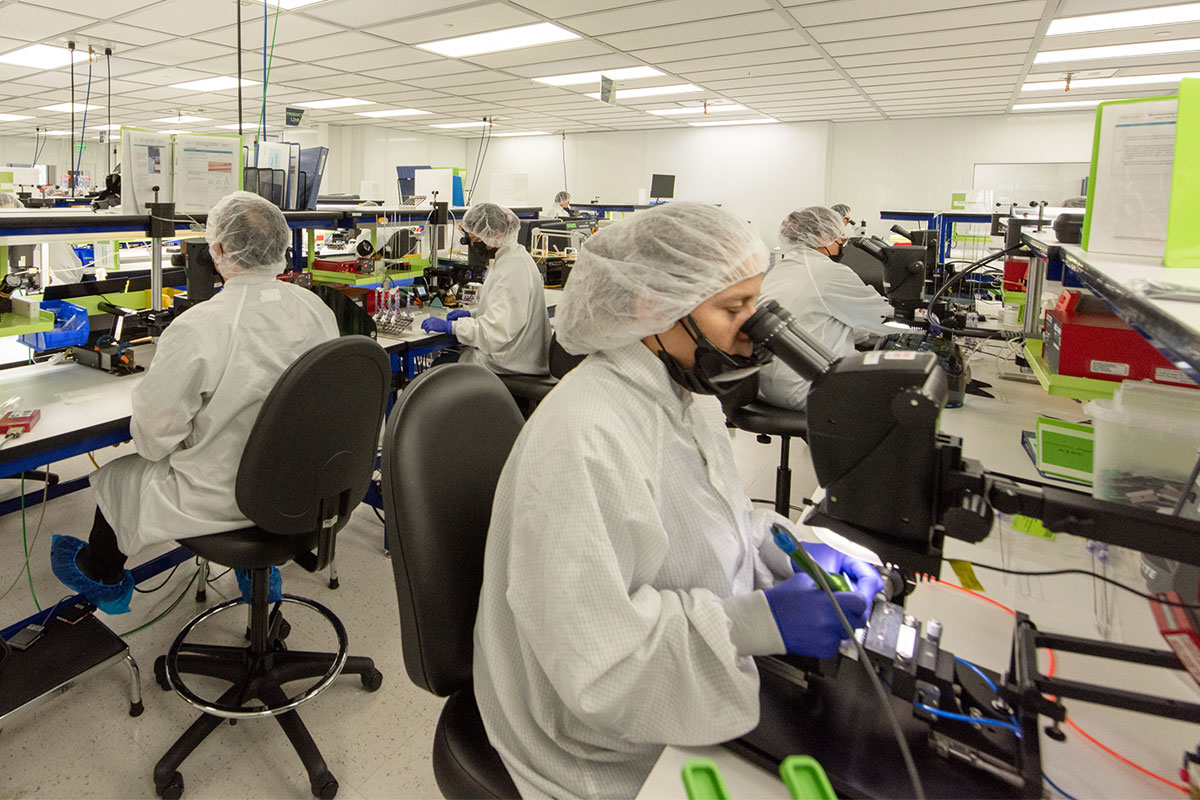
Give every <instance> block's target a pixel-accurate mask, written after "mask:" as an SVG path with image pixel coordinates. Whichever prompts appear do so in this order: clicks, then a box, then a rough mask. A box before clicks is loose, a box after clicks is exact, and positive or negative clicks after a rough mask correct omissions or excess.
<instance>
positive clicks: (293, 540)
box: [154, 528, 383, 800]
mask: <svg viewBox="0 0 1200 800" xmlns="http://www.w3.org/2000/svg"><path fill="white" fill-rule="evenodd" d="M183 544H184V545H185V546H186V547H187V548H188V549H189V550H191V551H192V552H194V553H196V554H197V555H198V556H200V557H201V558H202V559H203V560H204V561H205V562H208V561H212V562H215V563H218V564H222V565H224V566H231V567H234V568H237V569H246V570H249V571H250V577H251V603H250V627H249V638H250V643H249V645H245V646H228V645H215V644H189V643H188V642H187V641H186V639H187V637H188V635H189V634H190V633H192V632H193V631H194V630H195V629H196V628H197V627H198V626H199V625H200V624H201V623H203V622H204V621H206V620H208V619H210V618H211V617H214V616H216V615H217V614H220V613H222V612H224V611H228V610H229V609H232V608H235V607H236V606H238V605H240V604H241V600H240V599H238V600H230V601H228V602H225V603H221V604H220V605H217V606H213V607H212V608H209V609H207V610H205V611H203V612H202V613H200V614H199V615H197V616H196V617H195V618H193V619H192V620H191V621H190V622H189V623H188V624H187V625H186V626H184V628H183V630H182V631H180V633H179V636H178V637H176V639H175V642H174V643H173V644H172V645H171V648H170V650H169V651H168V652H167V655H165V656H160V657H159V658H158V659H157V660H156V661H155V662H154V677H155V680H156V681H157V682H158V684H159V686H160V687H161V688H162V689H163V690H165V691H170V690H172V689H174V690H175V692H176V693H177V694H179V695H180V696H181V697H182V698H183V699H184V700H186V701H187V702H188V703H189V704H190V705H192V706H193V707H195V708H197V709H198V710H200V711H201V712H203V713H202V716H200V718H199V719H197V720H196V721H195V722H193V723H192V725H191V727H189V728H188V729H187V730H186V731H185V732H184V733H183V735H182V736H180V737H179V739H178V740H177V741H176V742H175V743H174V744H173V745H172V746H171V747H170V749H168V750H167V752H166V753H165V754H164V755H163V757H162V758H161V759H159V762H158V764H157V765H156V766H155V768H154V788H155V791H156V792H157V794H158V795H159V796H160V797H163V798H172V799H173V798H179V797H180V796H181V795H182V794H183V776H182V775H181V774H180V773H179V771H178V770H179V766H180V765H181V764H182V763H183V761H184V759H186V758H187V757H188V756H189V755H190V754H191V752H192V751H193V750H195V749H196V747H197V746H198V745H199V744H200V743H201V742H202V741H203V740H204V739H205V737H207V736H208V735H209V734H210V733H212V732H213V731H215V730H216V729H217V728H218V727H219V726H220V725H221V723H222V722H224V721H225V720H226V719H228V720H229V721H230V723H231V724H234V723H236V721H238V720H241V719H255V718H264V717H274V718H275V720H276V721H277V722H278V723H279V725H280V727H282V728H283V730H284V733H286V734H287V737H288V739H289V740H290V741H291V743H292V747H293V748H295V750H296V753H297V754H298V755H299V756H300V760H301V761H302V762H303V764H304V767H305V769H306V770H307V772H308V779H309V786H310V788H311V789H312V793H313V796H315V797H319V798H322V800H332V798H333V797H334V796H336V794H337V790H338V783H337V779H336V778H334V776H333V774H332V773H331V772H330V771H329V767H328V766H327V765H326V763H325V760H324V758H322V756H321V752H320V750H319V749H318V748H317V745H316V742H314V741H313V738H312V736H311V735H310V734H309V732H308V729H307V728H305V726H304V723H303V722H302V721H301V719H300V717H299V715H298V714H297V712H296V708H297V707H299V706H300V705H302V704H303V703H306V702H308V701H309V700H312V699H313V698H314V697H316V696H317V695H318V694H320V693H321V692H323V691H324V690H325V689H327V688H328V687H329V686H330V685H332V684H333V682H334V680H336V678H337V677H338V676H339V675H340V674H344V673H350V674H354V675H358V676H359V679H360V681H361V682H362V686H363V688H364V689H366V690H368V691H372V692H373V691H375V690H377V689H378V688H379V687H380V685H381V684H382V681H383V675H382V673H380V672H379V670H377V669H376V668H375V664H374V662H372V661H371V659H369V658H364V657H354V656H349V655H348V654H347V652H348V643H347V637H346V629H345V627H344V626H343V625H342V623H341V621H340V620H339V619H338V618H337V616H336V615H334V613H333V612H332V611H330V610H329V609H328V608H326V607H325V606H322V605H320V604H319V603H315V602H313V601H312V600H307V599H305V598H301V597H296V596H293V595H286V594H285V595H283V600H282V601H281V602H279V603H276V604H275V606H274V608H272V607H271V605H270V604H269V603H268V601H267V595H268V591H269V585H268V571H269V569H270V568H271V567H272V566H278V565H280V564H285V563H287V562H288V561H291V560H294V559H296V558H297V556H299V555H300V554H301V552H308V550H307V549H306V548H305V547H304V545H306V544H307V545H309V546H310V547H311V546H312V544H313V539H310V538H309V537H302V536H295V537H292V536H287V537H285V536H270V535H267V536H265V537H264V532H263V531H261V530H259V529H257V528H248V529H243V530H239V531H232V532H230V533H220V534H213V535H210V536H201V537H196V538H191V539H186V540H184V541H183ZM206 566H207V565H206ZM205 571H206V570H205ZM284 603H292V604H297V605H301V606H304V607H306V608H309V609H311V610H313V611H316V612H317V613H318V614H320V615H321V616H323V617H325V619H326V621H328V622H329V624H330V625H331V626H332V627H333V630H334V632H335V634H336V635H337V639H338V650H337V652H335V653H315V652H306V651H296V650H289V649H288V648H287V645H286V643H285V641H284V640H285V639H286V638H287V634H288V633H289V631H290V626H289V625H288V623H287V621H286V620H284V618H283V615H282V613H281V608H282V606H283V604H284ZM185 674H191V675H203V676H207V677H211V678H217V679H218V680H221V681H224V682H228V683H229V684H230V686H229V688H228V689H227V690H226V691H225V693H224V694H222V695H221V697H220V698H218V699H217V700H215V701H214V700H206V699H204V698H201V697H199V696H198V695H197V694H196V693H195V692H193V691H192V690H191V689H190V688H189V687H188V686H187V685H186V683H185V682H184V679H183V675H185ZM302 680H306V681H309V682H312V681H315V682H312V683H311V685H310V686H309V688H308V689H306V690H305V691H303V692H302V693H300V694H299V695H296V696H289V695H288V694H287V693H286V692H285V691H284V689H283V686H284V684H287V683H291V682H293V681H302Z"/></svg>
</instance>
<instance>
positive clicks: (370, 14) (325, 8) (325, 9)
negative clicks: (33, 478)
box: [298, 0, 475, 30]
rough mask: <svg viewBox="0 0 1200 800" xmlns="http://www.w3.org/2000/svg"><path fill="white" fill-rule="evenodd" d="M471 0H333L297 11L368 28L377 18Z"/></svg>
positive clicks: (390, 18)
mask: <svg viewBox="0 0 1200 800" xmlns="http://www.w3.org/2000/svg"><path fill="white" fill-rule="evenodd" d="M471 2H475V0H403V2H395V0H392V1H391V2H388V0H384V2H380V0H333V2H331V3H320V4H318V5H314V6H311V7H305V8H301V9H299V11H298V13H300V14H303V15H304V16H307V17H317V18H319V19H323V20H327V21H329V22H336V23H339V24H343V25H348V26H350V27H357V28H360V29H361V30H370V29H371V28H372V27H373V26H375V25H378V24H379V23H381V22H391V21H393V20H397V19H404V18H407V17H413V16H418V15H421V14H428V13H431V12H437V11H444V10H445V9H447V8H453V7H454V6H461V5H466V4H467V3H471Z"/></svg>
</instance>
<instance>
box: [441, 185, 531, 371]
mask: <svg viewBox="0 0 1200 800" xmlns="http://www.w3.org/2000/svg"><path fill="white" fill-rule="evenodd" d="M520 229H521V221H520V220H519V219H517V215H516V214H514V213H513V212H512V211H510V210H508V209H507V208H504V207H503V206H498V205H496V204H495V203H479V204H477V205H473V206H471V208H470V209H468V210H467V213H466V214H465V215H464V216H463V222H462V230H463V233H465V234H467V236H468V237H469V238H470V239H471V241H472V242H482V243H483V244H484V245H486V246H487V248H488V253H489V254H494V258H495V260H494V261H493V262H492V265H491V266H490V267H488V270H487V276H486V277H484V279H483V288H482V289H481V290H480V291H479V305H478V306H477V307H476V308H475V311H474V312H471V311H467V310H466V309H457V310H454V311H451V312H450V313H449V314H447V315H446V317H445V318H444V319H442V318H440V317H430V318H428V319H426V320H425V321H424V322H422V323H421V330H423V331H425V332H426V333H448V334H450V335H452V336H454V337H455V338H456V339H458V341H459V342H460V343H461V344H463V345H465V346H464V347H463V349H462V352H461V353H460V354H459V356H458V358H457V360H458V361H459V362H461V363H464V364H480V365H482V366H485V367H487V368H488V369H490V370H491V371H492V372H503V373H519V374H523V375H545V374H547V373H548V372H549V371H550V365H549V353H550V317H549V315H548V314H547V313H546V294H545V290H544V283H543V281H542V274H541V273H540V272H538V267H537V264H535V263H534V261H533V257H532V256H530V255H529V251H528V250H526V249H525V248H524V247H521V245H519V244H518V243H517V234H518V233H519V232H520ZM451 360H454V359H453V358H439V363H445V362H446V361H451Z"/></svg>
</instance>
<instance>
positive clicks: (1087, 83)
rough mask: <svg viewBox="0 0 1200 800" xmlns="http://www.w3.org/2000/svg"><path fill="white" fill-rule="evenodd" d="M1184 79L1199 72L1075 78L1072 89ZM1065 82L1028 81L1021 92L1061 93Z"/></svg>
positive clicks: (1168, 81) (1197, 76)
mask: <svg viewBox="0 0 1200 800" xmlns="http://www.w3.org/2000/svg"><path fill="white" fill-rule="evenodd" d="M1184 78H1200V72H1174V73H1171V74H1169V75H1122V76H1120V77H1115V78H1076V79H1074V80H1072V81H1071V88H1072V89H1104V88H1109V87H1113V86H1147V85H1150V84H1155V83H1179V82H1180V81H1181V80H1183V79H1184ZM1066 89H1067V82H1066V81H1029V82H1027V83H1026V84H1025V85H1024V86H1022V87H1021V91H1022V92H1063V91H1066Z"/></svg>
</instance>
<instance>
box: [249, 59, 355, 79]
mask: <svg viewBox="0 0 1200 800" xmlns="http://www.w3.org/2000/svg"><path fill="white" fill-rule="evenodd" d="M243 61H244V59H243ZM244 67H245V64H244V63H243V68H244ZM336 74H338V71H337V70H334V69H330V68H328V67H323V66H319V65H317V64H289V65H287V66H284V67H272V68H271V83H275V82H276V81H279V82H280V83H290V82H291V81H293V80H300V79H302V78H322V77H325V76H327V75H336Z"/></svg>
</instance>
